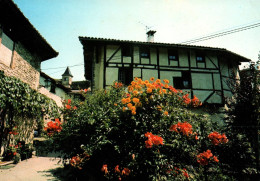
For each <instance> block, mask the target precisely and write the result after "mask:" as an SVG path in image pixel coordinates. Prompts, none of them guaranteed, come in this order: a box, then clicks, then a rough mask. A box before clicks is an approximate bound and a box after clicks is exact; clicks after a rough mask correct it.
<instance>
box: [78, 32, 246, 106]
mask: <svg viewBox="0 0 260 181" xmlns="http://www.w3.org/2000/svg"><path fill="white" fill-rule="evenodd" d="M154 33H155V31H150V32H148V33H147V35H148V37H147V40H148V41H147V42H140V41H125V40H116V39H103V38H93V37H79V40H80V42H81V44H82V45H83V50H84V53H83V54H84V63H85V77H86V79H87V80H89V81H90V82H91V88H92V89H100V88H106V87H107V86H110V85H112V84H113V82H114V81H120V82H122V83H124V84H129V83H130V82H131V81H132V80H133V78H134V77H139V78H142V79H143V80H149V78H150V77H154V78H156V79H157V78H159V79H168V80H169V81H170V85H173V86H174V87H175V88H177V89H182V90H186V91H189V92H190V93H191V97H192V96H193V95H196V96H197V97H198V98H199V99H200V100H201V101H202V102H203V103H214V104H220V105H223V104H224V99H225V97H229V96H231V95H232V93H231V88H230V86H229V82H230V81H234V80H235V79H237V78H239V74H238V72H239V69H238V65H239V64H240V63H241V62H248V61H250V60H249V59H247V58H245V57H243V56H240V55H238V54H236V53H233V52H231V51H229V50H226V49H223V48H212V47H204V46H193V45H182V44H170V43H156V42H153V39H154V38H153V36H154Z"/></svg>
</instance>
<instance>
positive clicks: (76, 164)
mask: <svg viewBox="0 0 260 181" xmlns="http://www.w3.org/2000/svg"><path fill="white" fill-rule="evenodd" d="M80 162H81V161H80V157H79V156H78V155H77V156H74V157H72V158H71V160H70V165H71V166H73V167H75V168H78V169H82V168H81V167H80V166H79V164H80Z"/></svg>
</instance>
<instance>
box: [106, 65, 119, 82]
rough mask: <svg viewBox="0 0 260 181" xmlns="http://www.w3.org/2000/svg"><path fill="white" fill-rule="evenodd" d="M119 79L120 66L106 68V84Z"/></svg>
mask: <svg viewBox="0 0 260 181" xmlns="http://www.w3.org/2000/svg"><path fill="white" fill-rule="evenodd" d="M117 80H118V68H107V69H106V85H113V83H114V81H117Z"/></svg>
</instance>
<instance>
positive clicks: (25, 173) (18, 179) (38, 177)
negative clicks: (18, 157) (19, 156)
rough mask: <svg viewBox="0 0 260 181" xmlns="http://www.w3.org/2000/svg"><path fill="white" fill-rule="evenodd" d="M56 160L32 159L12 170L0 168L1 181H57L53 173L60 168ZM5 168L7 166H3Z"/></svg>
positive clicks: (51, 158)
mask: <svg viewBox="0 0 260 181" xmlns="http://www.w3.org/2000/svg"><path fill="white" fill-rule="evenodd" d="M58 162H59V159H58V158H56V159H55V158H53V157H33V158H30V159H28V160H24V161H22V162H19V163H18V164H17V165H15V166H14V167H12V168H9V169H3V168H4V167H0V180H1V181H46V180H59V179H58V178H56V177H55V176H54V173H56V172H57V170H59V168H62V167H63V166H62V163H58ZM5 167H7V166H5Z"/></svg>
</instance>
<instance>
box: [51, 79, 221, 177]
mask: <svg viewBox="0 0 260 181" xmlns="http://www.w3.org/2000/svg"><path fill="white" fill-rule="evenodd" d="M84 96H85V101H84V102H82V103H80V104H78V105H77V109H75V110H74V109H71V108H72V107H73V106H74V101H71V102H69V101H67V102H66V105H69V106H71V108H70V109H67V108H66V107H65V111H64V112H65V113H66V114H65V116H64V119H65V120H64V124H63V125H62V131H60V132H59V133H58V134H54V135H53V137H52V139H53V143H54V144H55V145H56V147H55V148H56V149H57V151H60V152H61V153H63V154H64V155H66V157H65V158H67V157H70V158H71V161H70V163H71V166H73V168H78V169H79V170H80V171H79V172H77V174H79V173H82V174H85V173H89V174H95V177H96V178H97V180H102V179H104V178H103V177H105V178H106V179H108V180H185V179H186V180H189V179H191V178H192V179H195V180H199V179H200V177H199V176H198V175H200V174H204V172H203V169H201V167H202V166H204V165H206V163H208V162H210V161H213V162H212V165H213V164H215V165H213V167H214V168H218V167H219V165H218V158H217V157H214V156H213V154H214V155H218V153H217V152H216V150H213V149H211V146H212V144H208V143H209V142H208V135H209V133H210V132H213V130H215V129H214V128H215V127H214V125H212V124H211V123H210V122H209V121H208V119H207V118H206V117H205V116H202V115H198V114H195V113H193V112H191V111H190V110H189V108H191V107H193V108H194V107H198V106H200V105H201V102H200V101H199V100H198V98H197V97H196V96H193V98H189V95H188V94H187V93H186V92H182V91H181V90H177V89H175V88H173V87H172V86H170V85H169V81H168V80H166V79H164V80H163V81H161V80H160V79H157V80H155V79H154V78H153V77H152V78H151V79H150V80H144V81H143V80H141V79H140V78H135V80H134V81H132V82H131V84H130V85H128V86H127V87H124V86H122V85H121V84H119V83H115V84H114V85H112V86H111V88H110V89H107V90H99V91H97V92H93V93H92V94H91V95H90V94H84ZM68 143H69V144H68ZM82 144H83V145H84V146H83V147H82V146H81V145H82ZM82 149H83V151H84V152H86V153H89V157H88V159H87V160H85V161H84V162H81V156H75V155H80V154H81V153H82ZM207 149H211V150H212V153H211V151H210V153H211V154H212V155H210V153H208V152H206V153H204V152H203V153H202V154H199V155H198V153H200V152H202V151H204V150H207ZM197 155H198V156H197ZM209 155H210V156H209ZM197 160H198V161H197ZM219 162H221V160H219ZM199 163H200V164H199ZM175 167H176V168H182V169H179V170H177V169H175ZM82 178H84V177H82Z"/></svg>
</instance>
